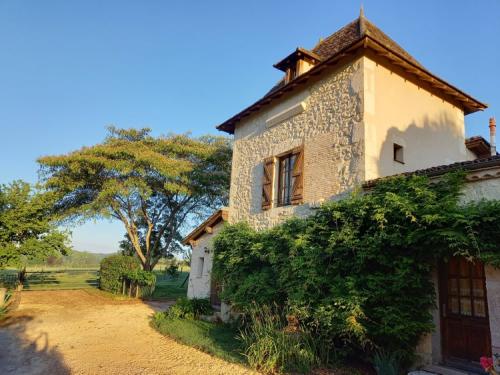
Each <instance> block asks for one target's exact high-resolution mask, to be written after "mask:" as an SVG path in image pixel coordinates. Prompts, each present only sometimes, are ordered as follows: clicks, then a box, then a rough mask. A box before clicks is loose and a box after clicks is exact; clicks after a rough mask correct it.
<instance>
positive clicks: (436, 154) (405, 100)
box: [363, 57, 470, 180]
mask: <svg viewBox="0 0 500 375" xmlns="http://www.w3.org/2000/svg"><path fill="white" fill-rule="evenodd" d="M363 66H364V88H365V89H364V102H365V106H364V116H363V117H364V122H365V127H364V129H365V139H366V142H365V144H366V148H365V176H366V179H367V180H370V179H374V178H378V177H383V176H389V175H393V174H397V173H402V172H408V171H414V170H417V169H423V168H428V167H432V166H436V165H443V164H450V163H453V162H456V161H463V160H469V159H470V155H468V154H467V150H466V147H465V144H464V142H465V129H464V113H463V111H462V110H461V109H459V108H457V107H455V106H454V105H452V104H450V103H448V102H446V101H444V100H442V99H440V98H439V97H437V96H435V95H432V94H431V93H430V92H429V91H426V90H424V89H422V88H420V87H418V86H417V85H415V84H414V83H412V82H410V81H408V80H405V79H404V78H403V77H401V76H400V75H398V74H396V73H393V72H392V71H390V70H389V69H387V68H386V67H384V66H382V65H380V64H377V63H376V62H375V61H373V60H371V59H370V58H369V57H363ZM394 143H396V144H399V145H401V146H403V147H404V164H401V163H398V162H396V161H394V160H393V144H394Z"/></svg>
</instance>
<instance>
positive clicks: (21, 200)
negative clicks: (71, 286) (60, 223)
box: [0, 181, 69, 268]
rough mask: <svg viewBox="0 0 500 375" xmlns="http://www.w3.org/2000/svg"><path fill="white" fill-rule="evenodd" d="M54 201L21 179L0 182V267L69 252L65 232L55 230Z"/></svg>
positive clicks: (53, 197) (53, 198) (50, 194)
mask: <svg viewBox="0 0 500 375" xmlns="http://www.w3.org/2000/svg"><path fill="white" fill-rule="evenodd" d="M55 200H56V197H55V195H54V194H53V193H50V192H44V191H40V190H37V189H36V188H34V187H32V186H31V185H30V184H28V183H26V182H23V181H14V182H12V183H11V184H8V185H0V268H1V267H5V266H7V265H9V266H14V265H20V264H21V263H22V262H23V261H24V260H35V259H38V260H42V259H45V258H47V257H48V256H50V255H54V254H63V255H65V254H67V253H68V252H69V248H68V246H67V245H66V242H67V234H66V233H64V232H62V231H59V230H58V229H57V223H56V221H55V215H54V211H53V205H54V202H55Z"/></svg>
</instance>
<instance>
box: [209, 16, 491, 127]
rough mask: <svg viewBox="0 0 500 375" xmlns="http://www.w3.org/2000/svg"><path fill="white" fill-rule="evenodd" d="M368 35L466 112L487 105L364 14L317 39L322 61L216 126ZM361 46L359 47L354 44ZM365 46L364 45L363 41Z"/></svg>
mask: <svg viewBox="0 0 500 375" xmlns="http://www.w3.org/2000/svg"><path fill="white" fill-rule="evenodd" d="M367 38H368V39H370V40H372V41H373V43H375V44H376V45H377V46H378V48H382V49H384V50H385V51H387V52H388V53H389V55H391V58H393V59H396V60H402V61H399V62H398V63H397V64H398V65H400V64H401V63H404V64H408V68H407V70H408V71H411V72H412V73H414V74H420V75H422V76H424V77H425V78H424V80H425V81H426V82H427V83H428V82H430V84H431V85H432V86H433V87H434V86H435V87H437V88H438V89H439V90H442V91H443V92H446V93H447V95H450V93H452V94H451V97H454V98H459V100H460V101H461V103H462V104H463V105H464V106H465V107H466V111H465V112H466V113H471V112H474V111H477V110H480V109H484V108H486V107H487V106H486V105H485V104H483V103H481V102H479V101H477V100H476V99H474V98H472V97H471V96H469V95H467V94H465V93H463V92H462V91H460V90H458V89H457V88H456V87H454V86H452V85H450V84H448V83H447V82H445V81H443V80H441V79H440V78H438V77H436V76H434V75H433V74H432V73H430V72H429V71H428V70H426V69H425V68H424V67H423V66H422V65H421V64H420V63H419V62H418V61H417V60H416V59H415V58H413V56H411V55H410V54H409V53H408V52H406V51H405V50H404V49H403V48H402V47H401V46H400V45H399V44H397V43H396V42H395V41H394V40H392V39H391V38H389V36H387V35H386V34H385V33H384V32H383V31H382V30H380V29H379V28H378V27H377V26H375V25H374V24H373V23H371V22H370V21H368V20H367V19H366V18H365V17H364V15H360V17H359V18H357V19H355V20H354V21H352V22H350V23H349V24H347V25H346V26H344V27H342V28H341V29H340V30H338V31H336V32H335V33H333V34H332V35H330V36H329V37H327V38H325V39H324V40H322V41H320V42H319V43H318V44H317V45H316V46H315V47H314V48H313V49H312V50H311V51H310V52H312V53H314V54H315V55H317V56H318V57H320V58H321V61H320V62H319V63H318V64H316V66H315V67H314V68H313V69H311V70H310V71H308V72H306V73H304V74H302V75H300V76H298V77H297V78H295V79H293V80H292V81H290V82H288V83H285V80H284V79H281V80H280V81H278V82H277V83H276V84H275V85H274V86H273V87H272V88H271V90H269V91H268V92H267V93H266V94H265V95H264V96H263V97H262V98H261V99H259V100H258V101H257V102H255V103H254V104H252V105H251V106H250V107H248V108H246V109H244V110H243V111H241V112H240V113H238V114H237V115H235V116H233V117H232V118H230V119H229V120H227V121H225V122H224V123H222V124H220V125H219V126H217V129H219V130H222V131H226V132H228V133H233V132H234V126H235V124H236V123H237V122H238V121H240V120H241V119H242V118H243V117H245V116H248V115H249V114H250V113H251V112H253V111H257V110H260V108H262V107H263V106H265V105H267V104H269V103H271V101H273V100H274V99H277V98H279V97H281V96H282V95H283V94H284V93H285V92H289V91H292V90H293V89H294V88H295V87H296V86H298V85H300V84H303V83H305V82H306V81H307V79H308V78H309V77H310V76H312V75H317V74H319V73H320V71H321V70H322V69H323V68H324V66H323V65H325V64H330V63H332V61H333V60H335V59H337V60H338V59H340V57H342V56H343V55H345V52H346V51H347V50H350V49H351V48H354V47H355V46H357V45H358V43H360V42H361V41H362V40H364V39H367ZM356 48H360V47H356ZM364 48H367V47H366V45H365V46H364Z"/></svg>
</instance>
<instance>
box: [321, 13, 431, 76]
mask: <svg viewBox="0 0 500 375" xmlns="http://www.w3.org/2000/svg"><path fill="white" fill-rule="evenodd" d="M365 35H370V36H371V37H373V38H375V39H376V40H377V41H379V42H380V43H382V44H384V45H386V46H387V47H389V49H391V50H393V51H394V52H397V53H398V54H400V55H401V56H403V57H405V58H406V59H407V60H408V61H411V62H412V63H413V64H415V65H417V66H420V67H422V65H420V63H419V62H418V61H417V60H415V59H414V58H413V56H411V55H410V54H409V53H408V52H406V51H405V50H404V49H403V48H402V47H401V46H400V45H399V44H397V43H396V42H395V41H394V40H392V39H391V38H389V37H388V36H387V34H385V33H384V32H383V31H382V30H380V29H379V28H378V27H377V26H375V25H374V24H373V23H371V22H370V21H368V20H367V19H366V18H365V17H364V16H361V17H359V18H357V19H355V20H354V21H352V22H351V23H349V24H347V25H346V26H344V27H343V28H341V29H340V30H338V31H337V32H335V33H333V34H332V35H330V36H329V37H327V38H325V39H324V40H322V41H320V42H319V43H318V44H317V45H316V47H314V48H313V50H312V51H313V52H314V53H316V54H317V55H319V56H321V57H322V58H323V59H324V60H326V59H328V58H330V57H331V56H333V55H335V54H337V53H339V52H340V51H341V50H342V49H344V48H345V47H347V46H348V45H351V44H353V43H355V42H357V41H359V40H361V39H362V38H363V37H364V36H365Z"/></svg>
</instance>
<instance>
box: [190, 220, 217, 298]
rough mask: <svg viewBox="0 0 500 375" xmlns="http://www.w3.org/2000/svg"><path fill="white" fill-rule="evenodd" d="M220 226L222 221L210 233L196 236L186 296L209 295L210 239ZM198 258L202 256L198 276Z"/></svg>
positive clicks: (206, 296)
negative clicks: (202, 259) (202, 260)
mask: <svg viewBox="0 0 500 375" xmlns="http://www.w3.org/2000/svg"><path fill="white" fill-rule="evenodd" d="M222 227H223V224H222V223H218V224H217V225H215V226H214V227H213V231H212V233H205V234H204V235H203V236H201V237H200V238H198V240H197V242H196V245H195V246H194V247H193V252H192V256H191V271H190V272H189V281H188V282H189V284H188V291H187V296H188V298H208V297H209V296H210V281H211V273H212V265H213V250H212V240H213V238H214V236H215V235H216V234H217V233H218V232H219V231H220V230H221V229H222ZM205 250H208V252H206V251H205ZM199 258H204V263H203V273H202V275H201V276H198V275H199V269H198V266H199Z"/></svg>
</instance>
